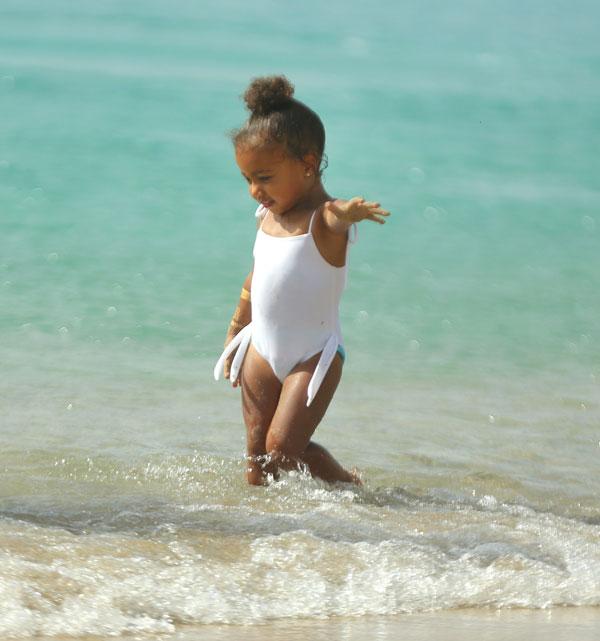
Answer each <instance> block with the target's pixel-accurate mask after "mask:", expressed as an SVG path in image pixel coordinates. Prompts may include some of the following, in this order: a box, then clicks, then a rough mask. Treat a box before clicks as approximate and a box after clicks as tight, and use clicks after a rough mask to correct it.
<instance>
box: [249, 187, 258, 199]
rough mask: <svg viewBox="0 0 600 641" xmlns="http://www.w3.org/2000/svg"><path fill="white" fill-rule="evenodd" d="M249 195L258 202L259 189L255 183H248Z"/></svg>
mask: <svg viewBox="0 0 600 641" xmlns="http://www.w3.org/2000/svg"><path fill="white" fill-rule="evenodd" d="M250 195H251V196H252V198H254V200H258V199H259V196H260V187H259V186H258V185H257V184H256V183H250Z"/></svg>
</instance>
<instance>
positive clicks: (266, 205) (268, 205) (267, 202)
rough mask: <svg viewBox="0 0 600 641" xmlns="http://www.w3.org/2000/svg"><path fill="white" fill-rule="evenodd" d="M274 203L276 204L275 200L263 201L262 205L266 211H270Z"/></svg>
mask: <svg viewBox="0 0 600 641" xmlns="http://www.w3.org/2000/svg"><path fill="white" fill-rule="evenodd" d="M274 202H275V201H273V200H263V201H261V203H260V204H261V205H262V206H263V207H264V208H265V209H269V207H271V205H272V204H273V203H274Z"/></svg>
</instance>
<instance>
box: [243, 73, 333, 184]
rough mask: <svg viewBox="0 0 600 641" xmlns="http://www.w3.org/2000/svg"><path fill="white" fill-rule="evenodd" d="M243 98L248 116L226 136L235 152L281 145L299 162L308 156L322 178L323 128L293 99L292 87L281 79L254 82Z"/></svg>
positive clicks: (316, 119)
mask: <svg viewBox="0 0 600 641" xmlns="http://www.w3.org/2000/svg"><path fill="white" fill-rule="evenodd" d="M243 98H244V101H245V103H246V107H247V109H248V110H249V111H250V116H249V118H248V120H247V121H246V122H245V123H244V124H243V125H242V127H240V128H239V129H235V130H234V131H232V132H231V134H230V135H231V140H232V142H233V144H234V146H235V147H236V148H239V147H245V146H252V147H254V146H259V147H260V146H269V145H273V144H277V145H283V146H284V147H285V149H286V150H287V152H288V153H289V154H290V155H291V156H293V157H295V158H298V159H299V160H302V159H303V158H304V156H306V155H307V154H310V153H312V154H315V156H316V157H317V167H316V168H315V169H316V171H317V174H318V175H319V176H321V175H322V173H323V170H324V169H325V167H326V166H327V159H326V157H325V153H324V150H325V127H323V123H322V122H321V119H320V118H319V116H318V115H317V114H316V113H315V112H314V111H313V110H312V109H310V107H307V106H306V105H305V104H304V103H303V102H300V101H299V100H296V98H294V85H292V83H291V82H290V81H289V80H288V79H287V78H286V77H285V76H262V77H260V78H254V79H253V80H252V81H251V82H250V84H249V85H248V88H247V89H246V91H245V92H244V96H243Z"/></svg>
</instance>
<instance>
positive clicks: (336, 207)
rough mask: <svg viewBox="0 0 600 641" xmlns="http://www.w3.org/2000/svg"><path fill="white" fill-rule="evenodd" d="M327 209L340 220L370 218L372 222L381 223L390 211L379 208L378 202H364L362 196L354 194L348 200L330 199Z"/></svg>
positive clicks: (353, 220) (352, 221) (350, 220)
mask: <svg viewBox="0 0 600 641" xmlns="http://www.w3.org/2000/svg"><path fill="white" fill-rule="evenodd" d="M327 207H328V209H329V210H330V211H331V212H332V213H333V214H335V216H337V218H339V219H340V220H342V221H344V222H346V223H357V222H359V221H361V220H372V221H373V222H376V223H379V224H380V225H383V223H385V220H384V217H385V216H389V215H390V212H389V211H386V210H385V209H381V207H380V206H379V203H375V202H366V201H365V199H364V198H361V197H359V196H355V197H354V198H351V199H350V200H346V201H345V202H344V201H339V200H338V201H331V202H329V203H327Z"/></svg>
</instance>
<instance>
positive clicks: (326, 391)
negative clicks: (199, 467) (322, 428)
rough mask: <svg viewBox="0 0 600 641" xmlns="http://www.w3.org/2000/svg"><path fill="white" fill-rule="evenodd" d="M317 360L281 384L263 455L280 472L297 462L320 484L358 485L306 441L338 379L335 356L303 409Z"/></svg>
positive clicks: (298, 368)
mask: <svg viewBox="0 0 600 641" xmlns="http://www.w3.org/2000/svg"><path fill="white" fill-rule="evenodd" d="M319 358H320V354H317V355H315V356H313V357H312V358H311V359H309V360H308V361H305V362H304V363H300V364H299V365H297V366H296V367H295V368H294V369H293V370H292V371H291V372H290V374H289V375H288V377H287V378H286V379H285V381H284V382H283V386H282V388H281V394H280V397H279V402H278V403H277V408H276V410H275V413H274V415H273V417H272V420H271V423H270V426H269V429H268V432H267V435H266V443H265V445H266V451H267V452H268V453H269V455H270V457H271V460H272V462H273V464H275V465H276V466H277V467H280V468H282V469H293V468H294V467H296V466H297V464H298V462H303V463H305V464H306V465H307V466H308V468H309V470H310V473H311V474H312V475H313V476H317V477H319V478H321V479H323V480H324V481H328V482H330V483H332V482H335V481H345V482H359V481H358V478H357V477H356V475H354V474H352V473H351V472H348V471H347V470H345V469H344V468H343V467H342V466H341V465H340V464H339V463H338V462H337V461H336V460H335V459H334V458H333V456H331V454H330V453H329V452H328V451H327V450H326V449H325V448H323V447H321V446H320V445H318V444H317V443H314V442H311V440H310V439H311V436H312V435H313V433H314V431H315V429H316V428H317V426H318V424H319V423H320V422H321V419H322V418H323V416H324V415H325V412H326V410H327V408H328V406H329V403H330V402H331V399H332V398H333V395H334V393H335V390H336V388H337V386H338V383H339V381H340V378H341V375H342V359H341V357H340V356H339V355H337V356H336V357H335V358H334V360H333V362H332V364H331V366H330V368H329V371H328V372H327V374H326V376H325V379H324V380H323V383H322V384H321V387H320V388H319V391H318V393H317V395H316V397H315V399H314V400H313V402H312V404H311V405H310V407H306V396H307V389H308V384H309V382H310V379H311V377H312V375H313V372H314V370H315V367H316V366H317V363H318V362H319Z"/></svg>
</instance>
